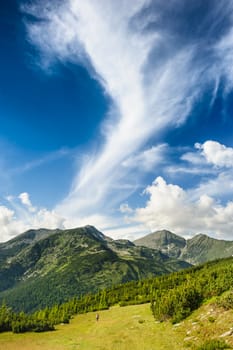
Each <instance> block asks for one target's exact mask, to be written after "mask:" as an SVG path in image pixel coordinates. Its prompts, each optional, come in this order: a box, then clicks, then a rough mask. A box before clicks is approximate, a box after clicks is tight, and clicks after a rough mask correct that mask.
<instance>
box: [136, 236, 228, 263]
mask: <svg viewBox="0 0 233 350" xmlns="http://www.w3.org/2000/svg"><path fill="white" fill-rule="evenodd" d="M134 243H135V244H136V245H137V246H145V247H148V248H154V249H159V250H161V251H162V252H164V253H165V254H167V255H168V256H170V257H175V258H177V259H181V260H184V261H187V262H189V263H190V264H194V265H195V264H200V263H204V262H207V261H210V260H215V259H219V258H226V257H229V256H231V255H233V241H227V240H222V239H221V240H219V239H216V238H212V237H209V236H208V235H206V234H203V233H198V234H196V235H195V236H193V237H192V238H190V239H187V240H186V239H185V238H183V237H181V236H178V235H176V234H175V233H173V232H170V231H168V230H160V231H156V232H153V233H150V234H149V235H146V236H144V237H141V238H139V239H137V240H135V241H134Z"/></svg>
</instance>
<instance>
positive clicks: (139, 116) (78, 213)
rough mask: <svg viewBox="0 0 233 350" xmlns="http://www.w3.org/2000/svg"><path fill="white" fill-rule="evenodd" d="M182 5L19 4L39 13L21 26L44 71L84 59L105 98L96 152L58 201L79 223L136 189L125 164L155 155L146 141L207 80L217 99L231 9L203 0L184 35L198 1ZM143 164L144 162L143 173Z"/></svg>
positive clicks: (185, 107)
mask: <svg viewBox="0 0 233 350" xmlns="http://www.w3.org/2000/svg"><path fill="white" fill-rule="evenodd" d="M184 4H185V2H184V1H180V0H179V1H172V2H170V5H169V4H166V5H165V4H164V2H162V1H155V2H153V1H152V2H151V1H147V0H135V1H133V2H132V1H123V0H119V1H117V2H116V1H109V0H101V1H99V0H86V1H79V0H69V1H59V2H51V1H46V0H44V1H43V2H42V3H41V1H40V2H37V3H36V4H34V5H29V6H24V8H23V11H24V12H26V13H29V14H31V15H33V16H34V17H35V18H36V19H37V20H36V21H34V22H27V30H28V37H29V40H30V42H31V43H32V44H33V45H35V46H36V47H37V48H38V49H39V51H40V57H41V60H40V64H41V65H42V67H43V68H44V69H46V70H49V69H52V67H53V65H54V64H55V63H56V64H57V63H59V62H63V63H69V62H75V63H77V64H81V65H83V66H85V67H86V69H88V70H89V72H90V74H91V75H92V76H93V77H94V78H95V79H97V80H98V81H99V83H100V84H101V86H102V87H103V89H104V91H105V93H106V94H107V95H108V96H109V97H110V100H111V105H110V106H109V112H108V115H107V116H106V119H105V121H104V122H103V124H102V128H101V132H102V136H103V137H102V139H103V142H102V144H101V146H100V148H99V149H98V150H96V151H95V152H94V153H93V154H89V155H87V156H86V157H84V161H83V163H82V165H81V167H80V168H79V169H78V171H77V175H76V177H75V178H74V179H73V182H72V186H71V190H70V193H69V194H68V195H67V197H66V198H65V199H64V200H63V201H62V202H61V203H59V204H58V205H57V207H56V210H57V211H58V212H60V213H62V214H63V215H65V216H66V217H68V218H70V219H73V218H74V217H75V218H77V223H79V222H81V221H83V220H82V219H83V218H87V220H88V217H90V216H92V217H93V215H94V214H98V213H100V212H102V211H103V210H105V212H107V211H108V210H109V212H111V211H112V210H113V209H114V208H115V207H116V205H117V204H118V203H120V201H122V200H124V199H125V198H127V196H129V194H130V193H132V192H133V191H134V190H135V188H137V186H138V181H136V180H135V177H134V178H133V177H132V178H129V174H130V172H131V171H132V169H135V164H133V162H132V161H131V160H132V159H134V160H135V162H137V161H140V159H141V160H142V159H143V161H145V157H147V158H148V159H152V158H153V157H152V156H155V152H154V151H155V149H156V148H152V150H151V151H150V152H149V151H147V153H146V148H145V147H146V144H147V143H148V141H149V140H152V138H153V140H154V142H155V144H156V145H155V146H154V147H158V144H157V142H158V141H157V140H158V138H159V134H160V132H161V131H162V130H164V129H165V128H174V127H178V126H179V125H181V124H182V123H184V122H185V120H186V119H187V118H188V116H189V114H190V112H191V110H192V108H193V106H194V105H195V102H196V101H197V99H198V98H199V97H200V96H201V95H202V93H203V91H205V89H207V88H209V87H210V86H212V87H213V99H214V98H215V96H216V91H217V86H216V85H217V84H218V83H217V82H218V81H219V80H220V77H221V76H223V75H224V76H225V77H226V76H227V73H228V71H229V70H232V68H231V62H232V60H231V54H232V52H233V49H232V47H233V45H232V42H231V40H230V38H231V36H230V34H231V23H232V22H231V21H232V19H231V13H232V6H230V5H229V2H227V1H222V2H221V4H218V2H217V1H211V2H210V1H206V5H205V6H204V11H203V13H204V14H203V16H202V18H200V20H199V22H200V23H199V25H197V24H196V23H195V26H194V28H195V30H194V31H193V32H192V31H189V32H187V27H188V26H189V25H190V23H189V21H190V20H191V19H193V18H194V17H195V16H197V9H198V6H199V5H200V4H201V3H200V2H199V1H194V2H192V6H190V7H189V8H188V9H187V6H184ZM198 4H199V5H198ZM185 9H186V11H187V12H186V13H185ZM38 13H39V14H40V15H39V16H38ZM172 13H175V16H173V15H172ZM199 14H200V13H199ZM166 18H169V19H170V22H169V23H168V22H167V21H166ZM174 18H175V19H174ZM38 19H39V21H38ZM219 28H222V29H221V30H220V29H219ZM200 33H201V36H200ZM216 33H218V35H217V34H216ZM214 37H215V39H214V40H213V38H214ZM198 38H201V40H200V42H199V43H198V42H197V39H198ZM210 39H211V40H210ZM222 52H225V53H227V55H226V57H225V59H222ZM223 61H224V62H223ZM228 86H232V79H231V76H229V79H228ZM153 150H154V151H153ZM156 161H160V159H159V157H158V158H157V159H156V157H154V158H153V161H152V165H153V166H155V165H156ZM147 164H148V162H147ZM126 165H128V166H126ZM150 169H151V168H150V166H148V168H147V167H146V166H145V168H144V171H145V172H146V171H149V170H150ZM136 175H137V176H139V172H137V173H136ZM106 207H107V208H108V210H107V209H106ZM86 223H89V224H90V222H88V221H87V222H86ZM91 223H94V224H95V222H91Z"/></svg>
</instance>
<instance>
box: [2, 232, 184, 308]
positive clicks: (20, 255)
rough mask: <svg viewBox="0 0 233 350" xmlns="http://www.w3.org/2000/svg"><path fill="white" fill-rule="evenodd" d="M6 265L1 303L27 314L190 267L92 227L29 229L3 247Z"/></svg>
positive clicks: (3, 265) (4, 267)
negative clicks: (106, 288) (129, 282)
mask: <svg viewBox="0 0 233 350" xmlns="http://www.w3.org/2000/svg"><path fill="white" fill-rule="evenodd" d="M0 263H1V264H0V301H1V300H3V299H4V300H6V302H7V303H8V304H10V305H12V306H13V307H14V309H15V310H22V309H23V310H25V311H33V310H35V309H37V308H38V307H40V308H43V307H46V306H49V305H53V304H55V303H61V302H63V301H66V300H68V299H69V298H70V297H73V296H79V295H81V294H85V293H88V292H94V291H97V290H99V289H102V288H105V287H110V286H113V285H116V284H119V283H124V282H127V281H131V280H138V279H142V278H146V277H152V276H156V275H161V274H166V273H169V272H171V271H177V270H179V269H182V268H185V267H188V266H190V264H188V263H187V262H182V261H180V260H178V259H176V258H175V257H173V256H172V257H169V256H168V255H165V254H164V253H162V252H161V251H159V250H156V249H153V248H147V247H142V246H136V245H135V244H134V243H132V242H130V241H128V240H113V239H111V238H109V237H107V236H105V235H103V234H102V233H101V232H99V231H98V230H97V229H96V228H94V227H92V226H85V227H82V228H77V229H72V230H46V229H40V230H30V231H27V232H25V233H23V234H22V235H19V236H18V237H16V238H14V239H12V240H10V241H9V242H6V243H2V244H0Z"/></svg>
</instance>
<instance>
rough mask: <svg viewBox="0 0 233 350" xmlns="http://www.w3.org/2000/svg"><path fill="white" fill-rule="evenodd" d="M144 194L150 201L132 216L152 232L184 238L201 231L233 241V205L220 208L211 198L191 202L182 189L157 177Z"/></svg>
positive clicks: (202, 197)
mask: <svg viewBox="0 0 233 350" xmlns="http://www.w3.org/2000/svg"><path fill="white" fill-rule="evenodd" d="M145 193H146V194H147V195H149V200H148V201H147V203H146V206H145V207H142V208H137V209H136V210H135V212H134V215H133V216H131V220H132V221H133V222H138V223H140V224H143V225H144V226H145V227H146V228H148V229H149V230H150V231H156V230H161V229H168V230H171V231H173V232H175V233H177V234H181V235H184V236H188V235H193V234H195V233H198V232H202V233H207V234H210V235H212V236H213V235H215V236H216V237H220V238H228V239H232V238H233V236H232V232H233V202H232V201H229V202H228V203H227V204H226V205H221V204H219V203H218V202H217V201H215V199H214V198H212V197H210V196H208V195H205V194H204V195H201V196H200V197H199V198H198V199H197V200H195V201H194V200H192V199H191V198H190V196H189V193H188V192H187V191H185V190H184V189H182V188H181V187H180V186H177V185H173V184H167V183H166V181H165V180H164V179H163V178H162V177H158V178H156V180H155V181H154V182H153V184H152V185H151V186H148V187H147V188H146V190H145Z"/></svg>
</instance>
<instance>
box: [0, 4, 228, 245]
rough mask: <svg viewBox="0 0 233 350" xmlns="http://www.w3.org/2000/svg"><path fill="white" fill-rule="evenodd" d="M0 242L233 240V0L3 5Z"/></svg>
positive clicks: (0, 37) (0, 22)
mask: <svg viewBox="0 0 233 350" xmlns="http://www.w3.org/2000/svg"><path fill="white" fill-rule="evenodd" d="M0 19H1V20H0V42H1V55H0V77H1V79H0V122H1V124H0V125H1V127H0V184H1V186H0V224H1V228H2V229H1V236H0V240H1V241H5V240H7V239H10V238H12V237H14V236H15V235H17V234H19V233H21V232H23V231H25V230H26V229H29V228H39V227H48V228H55V227H60V228H70V227H76V226H82V225H86V224H91V225H95V226H96V227H97V228H98V229H100V230H102V231H103V232H104V233H105V234H108V235H110V236H112V237H114V238H130V239H134V238H137V237H139V236H141V235H143V234H145V233H149V232H153V231H156V230H159V229H164V228H165V229H169V230H171V231H173V232H175V233H177V234H180V235H183V236H185V237H191V236H193V235H194V234H195V233H199V232H202V233H207V234H209V235H211V236H213V237H217V238H225V239H233V236H232V232H233V201H232V195H233V173H232V168H233V139H232V131H233V117H232V113H233V69H232V66H233V65H232V63H233V5H232V4H231V3H230V2H229V1H227V0H221V1H217V0H206V1H204V2H203V1H201V0H195V1H194V0H190V1H189V2H187V1H185V0H172V1H169V2H166V3H165V2H164V1H162V0H151V1H149V0H135V1H133V2H132V1H130V0H119V1H117V2H116V1H114V0H98V1H97V0H86V1H85V2H83V1H81V0H53V1H51V0H43V1H36V0H35V1H33V2H32V1H27V0H24V1H23V0H9V1H7V2H3V3H2V4H1V5H0Z"/></svg>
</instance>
